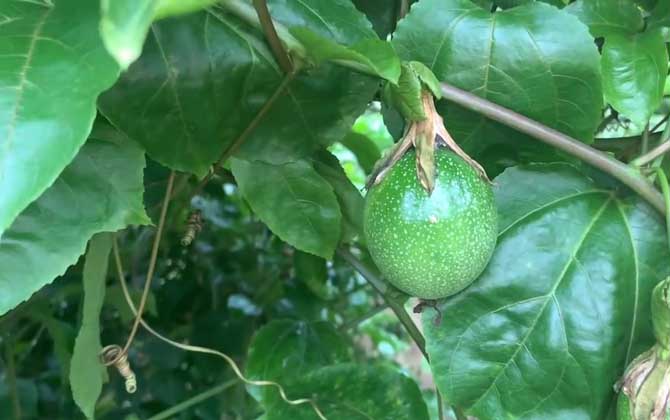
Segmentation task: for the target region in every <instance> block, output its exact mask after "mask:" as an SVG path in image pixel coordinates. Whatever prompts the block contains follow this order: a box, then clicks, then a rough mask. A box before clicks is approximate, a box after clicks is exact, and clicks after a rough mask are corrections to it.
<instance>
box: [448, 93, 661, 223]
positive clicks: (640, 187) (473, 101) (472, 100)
mask: <svg viewBox="0 0 670 420" xmlns="http://www.w3.org/2000/svg"><path fill="white" fill-rule="evenodd" d="M442 95H443V96H444V99H447V100H449V101H452V102H454V103H457V104H458V105H460V106H462V107H465V108H467V109H469V110H471V111H475V112H478V113H480V114H482V115H484V116H485V117H487V118H490V119H492V120H494V121H497V122H499V123H502V124H504V125H506V126H508V127H512V128H514V129H516V130H518V131H520V132H522V133H525V134H528V135H530V136H532V137H534V138H536V139H537V140H540V141H542V142H544V143H547V144H549V145H551V146H553V147H555V148H557V149H560V150H563V151H564V152H567V153H569V154H571V155H573V156H576V157H577V158H579V159H581V160H583V161H584V162H586V163H589V164H591V165H592V166H594V167H596V168H598V169H600V170H602V171H604V172H606V173H608V174H610V175H612V176H613V177H614V178H617V179H618V180H619V181H621V182H622V183H623V184H625V185H627V186H628V187H630V188H631V189H632V190H633V191H635V192H636V193H638V194H639V195H640V196H641V197H642V198H644V199H645V200H647V202H649V204H651V205H652V206H653V207H654V208H655V209H656V210H658V211H659V212H660V213H664V212H665V202H664V201H663V197H662V196H661V194H660V193H659V192H658V190H657V189H656V188H655V187H654V186H653V185H652V184H651V183H650V182H649V181H647V180H646V179H645V178H644V177H643V176H642V175H641V174H640V173H639V171H637V170H635V169H633V168H631V167H629V166H627V165H625V164H623V163H621V162H619V161H618V160H616V159H613V158H612V157H610V156H609V155H607V154H605V153H603V152H600V151H598V150H596V149H594V148H592V147H589V146H587V145H586V144H584V143H582V142H580V141H578V140H575V139H573V138H572V137H570V136H567V135H565V134H563V133H561V132H559V131H556V130H554V129H553V128H549V127H547V126H545V125H543V124H540V123H539V122H537V121H534V120H531V119H530V118H528V117H525V116H523V115H521V114H519V113H517V112H514V111H512V110H510V109H507V108H504V107H502V106H500V105H497V104H494V103H493V102H490V101H487V100H486V99H483V98H480V97H478V96H476V95H474V94H472V93H470V92H466V91H464V90H461V89H458V88H456V87H454V86H451V85H449V84H446V83H442Z"/></svg>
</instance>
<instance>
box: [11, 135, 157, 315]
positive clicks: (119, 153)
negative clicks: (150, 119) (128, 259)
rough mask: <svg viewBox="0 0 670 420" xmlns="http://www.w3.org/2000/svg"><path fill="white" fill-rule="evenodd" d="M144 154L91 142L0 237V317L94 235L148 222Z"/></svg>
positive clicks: (133, 147) (68, 261)
mask: <svg viewBox="0 0 670 420" xmlns="http://www.w3.org/2000/svg"><path fill="white" fill-rule="evenodd" d="M143 168H144V153H143V152H142V150H141V149H140V148H139V147H137V146H136V145H134V144H132V143H130V142H113V141H101V140H93V139H92V140H89V141H88V142H87V143H86V144H85V145H84V147H82V148H81V150H80V152H79V154H78V155H77V157H76V158H75V159H74V160H73V161H72V163H71V164H70V165H69V166H68V167H67V168H65V170H64V171H63V172H62V173H61V175H60V177H59V178H58V179H57V180H56V182H54V184H53V185H52V186H51V187H50V188H49V189H48V190H47V191H46V192H45V193H44V194H43V195H42V196H41V197H40V198H39V199H37V200H36V201H35V202H33V203H32V204H31V205H30V206H29V207H28V208H27V209H26V210H24V211H23V212H22V213H21V214H20V215H19V217H18V218H17V219H16V220H15V221H14V223H13V224H12V225H11V227H10V228H9V229H8V230H7V231H6V232H5V234H4V235H3V237H2V238H1V239H0V267H2V270H0V315H1V314H4V313H5V312H7V311H8V310H10V309H12V308H13V307H14V306H16V305H17V304H19V303H21V302H22V301H24V300H26V299H28V298H29V297H30V295H32V294H33V293H35V292H36V291H37V290H39V289H40V288H41V287H42V286H44V285H46V284H48V283H50V282H51V281H52V280H53V279H54V278H55V277H57V276H59V275H61V274H63V273H64V272H65V270H66V269H67V268H68V267H69V266H70V265H71V264H74V263H75V262H76V261H77V259H78V258H79V256H80V255H81V254H82V253H83V252H84V250H85V248H86V242H88V240H89V238H91V236H93V235H94V234H95V233H98V232H111V231H116V230H118V229H122V228H124V227H125V226H126V225H128V224H147V223H150V221H149V218H148V217H147V216H146V214H145V212H144V206H143V204H142V192H143V185H142V170H143Z"/></svg>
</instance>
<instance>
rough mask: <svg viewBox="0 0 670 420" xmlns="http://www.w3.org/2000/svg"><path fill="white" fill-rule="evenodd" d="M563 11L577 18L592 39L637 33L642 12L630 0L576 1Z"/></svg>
mask: <svg viewBox="0 0 670 420" xmlns="http://www.w3.org/2000/svg"><path fill="white" fill-rule="evenodd" d="M565 11H566V12H568V13H571V14H573V15H575V16H576V17H578V18H579V20H581V21H582V22H583V23H584V24H585V25H587V26H588V27H589V31H591V34H592V35H593V36H594V37H599V36H605V37H607V36H608V35H610V34H619V33H629V34H634V33H636V32H639V31H640V30H642V28H643V27H644V20H643V19H642V10H640V8H639V7H637V5H636V4H635V2H634V1H632V0H577V1H575V2H574V3H571V4H570V5H568V6H567V7H566V8H565Z"/></svg>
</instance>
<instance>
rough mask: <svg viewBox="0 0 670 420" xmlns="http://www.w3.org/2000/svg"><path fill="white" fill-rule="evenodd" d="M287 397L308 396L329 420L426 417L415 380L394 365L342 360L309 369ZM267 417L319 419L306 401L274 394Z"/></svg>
mask: <svg viewBox="0 0 670 420" xmlns="http://www.w3.org/2000/svg"><path fill="white" fill-rule="evenodd" d="M287 393H288V396H289V397H293V398H296V397H298V396H305V395H309V396H310V397H311V398H313V399H314V400H315V402H316V404H317V406H318V407H319V409H320V410H321V411H322V412H323V414H324V415H325V416H326V418H329V419H357V420H358V419H360V420H364V419H385V420H406V419H412V420H428V419H429V417H428V409H427V408H426V403H425V402H424V401H423V397H422V396H421V391H419V387H418V386H417V384H416V382H414V380H412V379H411V378H408V377H407V376H405V375H404V374H403V373H401V372H400V371H398V370H397V369H396V368H392V367H389V366H383V365H359V364H354V363H343V364H339V365H335V366H328V367H323V368H321V369H318V370H315V371H312V372H308V373H306V374H305V375H304V376H302V377H301V378H300V380H299V381H296V382H295V383H293V384H291V385H290V386H288V387H287ZM265 408H266V413H267V420H305V419H310V420H312V419H318V417H317V416H316V414H315V412H314V410H313V408H312V407H311V406H310V405H309V404H303V405H299V406H295V405H288V404H286V403H285V402H284V401H282V400H281V399H280V398H279V397H278V396H277V395H276V393H275V395H274V396H273V399H272V400H271V401H268V402H267V403H266V404H265Z"/></svg>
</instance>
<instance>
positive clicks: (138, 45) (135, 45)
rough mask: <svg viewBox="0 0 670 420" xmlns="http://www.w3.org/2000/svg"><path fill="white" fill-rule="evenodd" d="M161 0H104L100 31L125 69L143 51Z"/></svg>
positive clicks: (111, 52) (102, 1)
mask: <svg viewBox="0 0 670 420" xmlns="http://www.w3.org/2000/svg"><path fill="white" fill-rule="evenodd" d="M157 2H158V0H139V1H138V0H101V2H100V7H101V9H102V21H101V22H100V33H101V34H102V40H103V42H104V43H105V46H106V47H107V50H108V51H109V53H110V54H112V56H113V57H114V59H116V62H117V63H119V65H120V66H121V68H122V69H124V70H125V69H127V68H128V66H129V65H130V64H131V63H132V62H133V61H135V60H137V58H138V57H139V56H140V54H142V45H143V44H144V39H145V38H146V37H147V32H149V26H151V22H152V21H153V18H154V12H155V10H156V4H157Z"/></svg>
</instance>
